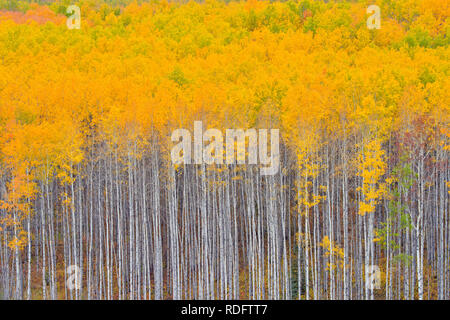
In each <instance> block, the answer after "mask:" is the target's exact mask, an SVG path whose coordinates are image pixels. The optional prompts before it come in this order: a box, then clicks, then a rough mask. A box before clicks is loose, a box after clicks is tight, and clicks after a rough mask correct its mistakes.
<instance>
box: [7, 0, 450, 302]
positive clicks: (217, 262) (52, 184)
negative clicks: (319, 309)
mask: <svg viewBox="0 0 450 320" xmlns="http://www.w3.org/2000/svg"><path fill="white" fill-rule="evenodd" d="M72 4H75V5H78V6H79V7H80V9H81V28H80V29H69V28H68V27H67V25H66V21H67V17H68V16H69V14H68V13H67V11H66V8H67V6H69V5H72ZM373 4H376V5H378V6H379V8H380V12H381V28H379V29H369V28H368V27H367V19H368V18H369V16H370V14H368V13H367V7H368V6H370V5H373ZM449 16H450V2H449V1H447V0H376V1H375V0H374V1H365V0H360V1H357V0H354V1H349V0H348V1H344V0H342V1H320V0H317V1H313V0H297V1H296V0H290V1H286V2H278V1H273V2H270V1H257V0H248V1H241V2H238V1H230V2H228V1H227V2H223V1H216V0H205V1H203V2H194V1H190V2H187V1H183V3H181V2H177V1H174V2H172V1H169V2H168V1H158V0H152V1H133V2H132V1H125V0H123V1H119V0H117V1H115V0H111V1H101V0H86V1H73V2H70V1H65V0H63V1H43V0H42V1H37V2H36V1H34V2H33V1H21V0H0V299H302V300H304V299H306V300H308V299H449V298H450V212H449V196H450V167H449V151H450V141H449V140H450V127H449V120H450V119H449V114H450V112H449V111H450V77H449V74H450V59H449V58H450V57H449V55H450V49H449V41H450V40H449V39H450V24H449ZM195 121H201V122H202V124H203V127H204V128H205V130H206V129H207V128H217V129H219V130H222V131H225V130H226V129H227V128H242V129H249V128H255V129H265V128H267V129H270V128H275V129H279V132H280V170H278V172H277V173H276V174H275V175H262V174H261V172H260V170H259V169H260V166H261V165H258V164H182V165H178V164H174V163H173V162H172V161H171V156H170V152H171V149H172V147H173V145H174V143H173V142H172V140H171V133H172V132H173V130H176V129H178V128H186V129H188V130H190V131H192V130H193V125H194V122H195ZM266 151H267V150H266ZM74 270H75V271H76V272H75V275H76V281H75V282H76V284H77V286H76V287H75V288H74V287H73V286H72V285H73V282H71V281H69V280H70V279H72V280H73V275H74V273H73V272H74ZM375 271H376V272H375ZM372 278H373V279H374V281H375V285H374V284H373V283H372V282H371V281H372ZM368 279H371V280H370V281H368Z"/></svg>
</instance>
